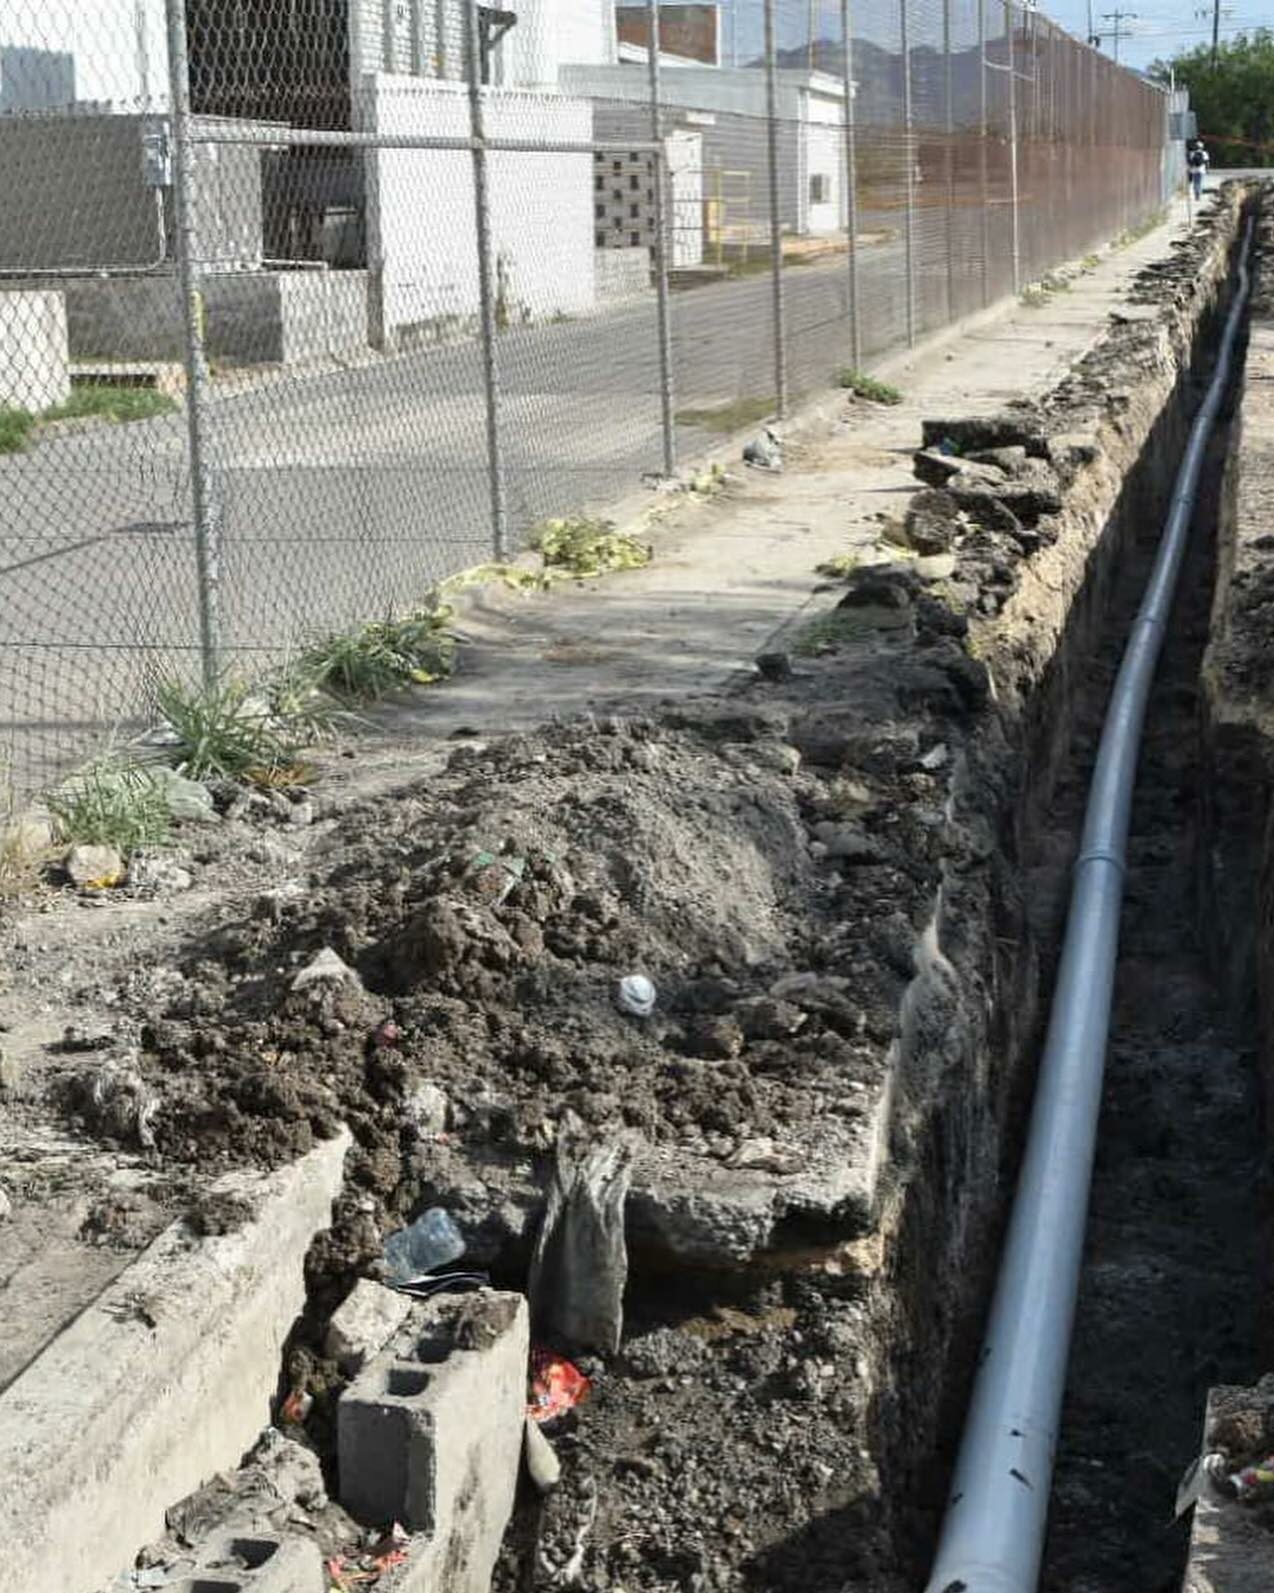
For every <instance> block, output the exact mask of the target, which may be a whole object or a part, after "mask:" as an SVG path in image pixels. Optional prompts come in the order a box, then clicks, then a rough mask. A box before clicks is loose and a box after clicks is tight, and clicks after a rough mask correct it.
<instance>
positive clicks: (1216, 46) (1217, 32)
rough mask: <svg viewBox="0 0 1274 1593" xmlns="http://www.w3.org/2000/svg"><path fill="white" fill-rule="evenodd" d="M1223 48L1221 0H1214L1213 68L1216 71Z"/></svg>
mask: <svg viewBox="0 0 1274 1593" xmlns="http://www.w3.org/2000/svg"><path fill="white" fill-rule="evenodd" d="M1220 48H1221V0H1212V70H1213V71H1214V72H1215V71H1216V65H1217V54H1218V52H1219V50H1220Z"/></svg>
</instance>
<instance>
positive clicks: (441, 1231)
mask: <svg viewBox="0 0 1274 1593" xmlns="http://www.w3.org/2000/svg"><path fill="white" fill-rule="evenodd" d="M464 1252H465V1242H464V1235H463V1234H462V1233H461V1232H460V1230H459V1228H457V1227H456V1225H455V1223H454V1222H453V1221H452V1220H451V1217H450V1215H449V1214H448V1213H447V1212H446V1211H444V1210H443V1208H442V1207H441V1206H431V1207H430V1208H429V1210H428V1211H426V1212H424V1213H423V1214H422V1215H421V1216H419V1217H417V1218H416V1220H415V1222H413V1223H411V1224H410V1226H408V1227H406V1228H400V1229H399V1230H398V1232H397V1233H391V1234H390V1236H389V1238H388V1239H386V1241H385V1261H386V1264H387V1265H388V1267H389V1272H390V1277H391V1279H392V1280H393V1281H394V1282H395V1283H407V1282H409V1281H410V1280H411V1279H412V1278H422V1277H424V1276H425V1274H426V1273H429V1272H434V1271H436V1270H437V1269H438V1268H439V1267H445V1266H447V1264H448V1263H449V1262H452V1261H456V1260H458V1259H459V1258H460V1257H461V1256H462V1255H464Z"/></svg>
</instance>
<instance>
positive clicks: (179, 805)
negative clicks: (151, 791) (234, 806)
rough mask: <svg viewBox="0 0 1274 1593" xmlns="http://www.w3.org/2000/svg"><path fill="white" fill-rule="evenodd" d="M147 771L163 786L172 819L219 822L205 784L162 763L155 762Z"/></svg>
mask: <svg viewBox="0 0 1274 1593" xmlns="http://www.w3.org/2000/svg"><path fill="white" fill-rule="evenodd" d="M149 772H150V773H151V775H152V776H153V777H154V779H155V781H156V782H157V783H158V784H160V785H162V786H163V788H164V799H165V800H166V801H167V803H168V811H169V813H171V814H172V816H173V818H174V819H179V820H181V821H182V822H183V823H186V824H219V823H220V822H221V815H220V814H219V813H218V812H217V808H216V803H215V802H214V801H213V796H212V792H211V791H209V789H208V787H207V786H206V785H201V784H200V782H199V781H198V780H188V779H187V778H186V776H185V775H184V774H178V773H177V771H176V769H170V768H169V767H168V765H167V764H164V763H160V764H156V765H155V766H154V768H153V769H151V770H150V771H149Z"/></svg>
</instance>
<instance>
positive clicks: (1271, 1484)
mask: <svg viewBox="0 0 1274 1593" xmlns="http://www.w3.org/2000/svg"><path fill="white" fill-rule="evenodd" d="M1228 1480H1229V1484H1230V1487H1231V1488H1232V1489H1233V1490H1234V1497H1235V1498H1236V1499H1245V1500H1252V1499H1268V1498H1269V1497H1270V1495H1271V1494H1274V1455H1266V1456H1265V1458H1264V1459H1263V1460H1256V1461H1253V1463H1252V1464H1251V1465H1250V1466H1244V1467H1243V1469H1242V1470H1241V1471H1235V1472H1231V1473H1230V1476H1229V1479H1228Z"/></svg>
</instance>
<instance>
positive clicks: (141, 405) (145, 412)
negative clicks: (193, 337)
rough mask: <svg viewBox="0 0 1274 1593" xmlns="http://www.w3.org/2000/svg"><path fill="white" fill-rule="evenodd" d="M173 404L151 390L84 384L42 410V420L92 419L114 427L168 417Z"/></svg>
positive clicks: (146, 388)
mask: <svg viewBox="0 0 1274 1593" xmlns="http://www.w3.org/2000/svg"><path fill="white" fill-rule="evenodd" d="M176 407H177V405H176V404H175V403H174V402H173V400H172V399H171V398H169V397H168V395H167V394H166V393H159V392H156V390H155V389H154V388H153V387H125V386H122V385H118V386H117V385H116V384H115V383H113V382H100V383H85V384H83V385H81V386H79V387H73V388H72V389H71V396H70V397H69V398H68V399H67V400H66V401H65V403H62V404H55V405H54V406H53V408H52V409H46V410H45V411H44V414H43V415H42V416H41V417H40V418H41V419H42V420H82V419H84V418H85V417H87V416H95V417H97V418H98V419H101V420H108V421H111V422H114V423H116V424H123V423H124V422H127V421H130V420H150V419H152V418H153V417H154V416H155V415H169V414H171V413H172V411H173V410H174V409H176Z"/></svg>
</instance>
